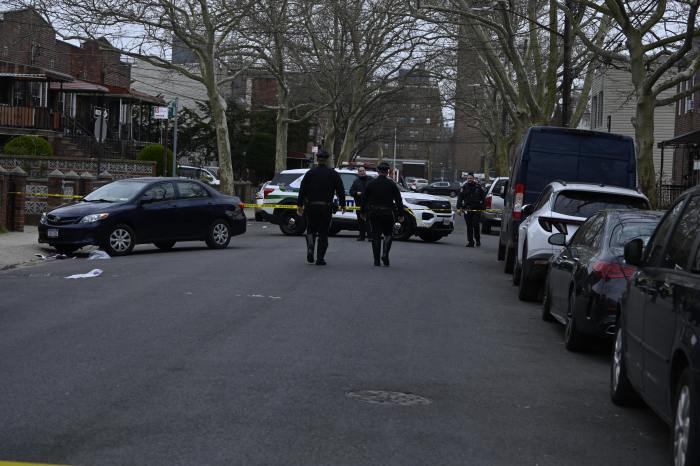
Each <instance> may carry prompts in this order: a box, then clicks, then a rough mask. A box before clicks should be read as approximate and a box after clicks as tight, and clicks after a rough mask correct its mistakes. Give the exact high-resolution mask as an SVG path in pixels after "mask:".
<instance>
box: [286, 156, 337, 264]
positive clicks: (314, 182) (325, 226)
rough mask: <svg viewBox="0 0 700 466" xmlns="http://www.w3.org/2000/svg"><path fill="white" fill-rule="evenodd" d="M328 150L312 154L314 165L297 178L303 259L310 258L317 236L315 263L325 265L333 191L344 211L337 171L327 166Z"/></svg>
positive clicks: (308, 259) (312, 258) (310, 262)
mask: <svg viewBox="0 0 700 466" xmlns="http://www.w3.org/2000/svg"><path fill="white" fill-rule="evenodd" d="M327 163H328V152H326V151H325V150H320V151H319V153H318V154H316V164H317V166H316V167H314V168H312V169H311V170H309V171H308V172H306V175H305V176H304V178H303V179H302V180H301V186H300V189H299V198H298V199H297V213H298V214H299V216H304V217H305V220H306V260H307V262H309V264H313V262H314V250H315V249H316V239H317V238H318V251H317V252H318V254H317V256H316V265H326V261H325V256H326V250H327V249H328V230H329V229H330V227H331V217H332V216H333V194H334V193H335V194H336V195H337V196H338V204H339V206H340V208H341V210H342V211H343V213H345V188H344V187H343V181H342V180H341V178H340V175H339V174H338V172H337V171H335V170H333V169H332V168H329V167H328V166H327Z"/></svg>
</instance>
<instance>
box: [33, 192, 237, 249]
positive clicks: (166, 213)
mask: <svg viewBox="0 0 700 466" xmlns="http://www.w3.org/2000/svg"><path fill="white" fill-rule="evenodd" d="M245 230H246V218H245V213H244V211H243V206H242V204H241V201H240V199H239V198H237V197H233V196H226V195H224V194H221V193H219V192H218V191H216V190H215V189H213V188H211V187H209V186H207V185H206V184H204V183H201V182H199V181H194V180H185V179H182V178H132V179H128V180H119V181H114V182H112V183H109V184H107V185H105V186H102V187H101V188H99V189H96V190H95V191H93V192H92V193H90V194H88V195H87V196H85V197H84V198H83V199H81V200H80V201H79V202H77V203H75V204H71V205H67V206H63V207H59V208H58V209H54V210H52V211H50V212H48V213H46V214H44V215H42V217H41V221H40V224H39V242H40V243H48V244H49V245H50V246H53V247H55V248H56V249H57V250H58V251H59V252H63V253H70V252H73V251H75V250H76V249H78V248H80V247H82V246H87V245H96V246H100V247H101V248H102V249H104V250H105V251H106V252H107V253H108V254H109V255H110V256H121V255H125V254H129V253H130V252H131V251H132V249H133V248H134V246H135V245H136V244H140V243H153V244H155V245H156V246H157V247H158V248H160V249H164V250H165V249H171V248H172V247H173V246H174V245H175V243H176V242H177V241H205V242H206V243H207V246H209V247H210V248H213V249H221V248H225V247H227V246H228V243H229V241H230V240H231V237H232V236H235V235H240V234H243V233H245Z"/></svg>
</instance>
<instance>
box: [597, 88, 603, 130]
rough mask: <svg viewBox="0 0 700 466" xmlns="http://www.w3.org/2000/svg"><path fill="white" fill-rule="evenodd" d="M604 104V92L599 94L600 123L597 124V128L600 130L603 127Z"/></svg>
mask: <svg viewBox="0 0 700 466" xmlns="http://www.w3.org/2000/svg"><path fill="white" fill-rule="evenodd" d="M604 102H605V101H604V98H603V91H600V93H599V94H598V123H597V124H596V127H598V128H599V127H601V126H603V111H604V109H605V103H604Z"/></svg>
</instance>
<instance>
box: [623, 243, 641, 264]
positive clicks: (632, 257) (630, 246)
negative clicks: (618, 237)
mask: <svg viewBox="0 0 700 466" xmlns="http://www.w3.org/2000/svg"><path fill="white" fill-rule="evenodd" d="M643 254H644V241H643V240H642V239H639V238H637V239H633V240H632V241H630V242H629V243H627V244H625V262H627V263H628V264H629V265H634V266H640V265H642V256H643Z"/></svg>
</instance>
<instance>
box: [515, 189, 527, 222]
mask: <svg viewBox="0 0 700 466" xmlns="http://www.w3.org/2000/svg"><path fill="white" fill-rule="evenodd" d="M524 196H525V185H524V184H522V183H518V184H516V185H515V200H514V201H513V218H515V219H516V220H520V219H521V218H522V216H523V212H522V211H523V198H524Z"/></svg>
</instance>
